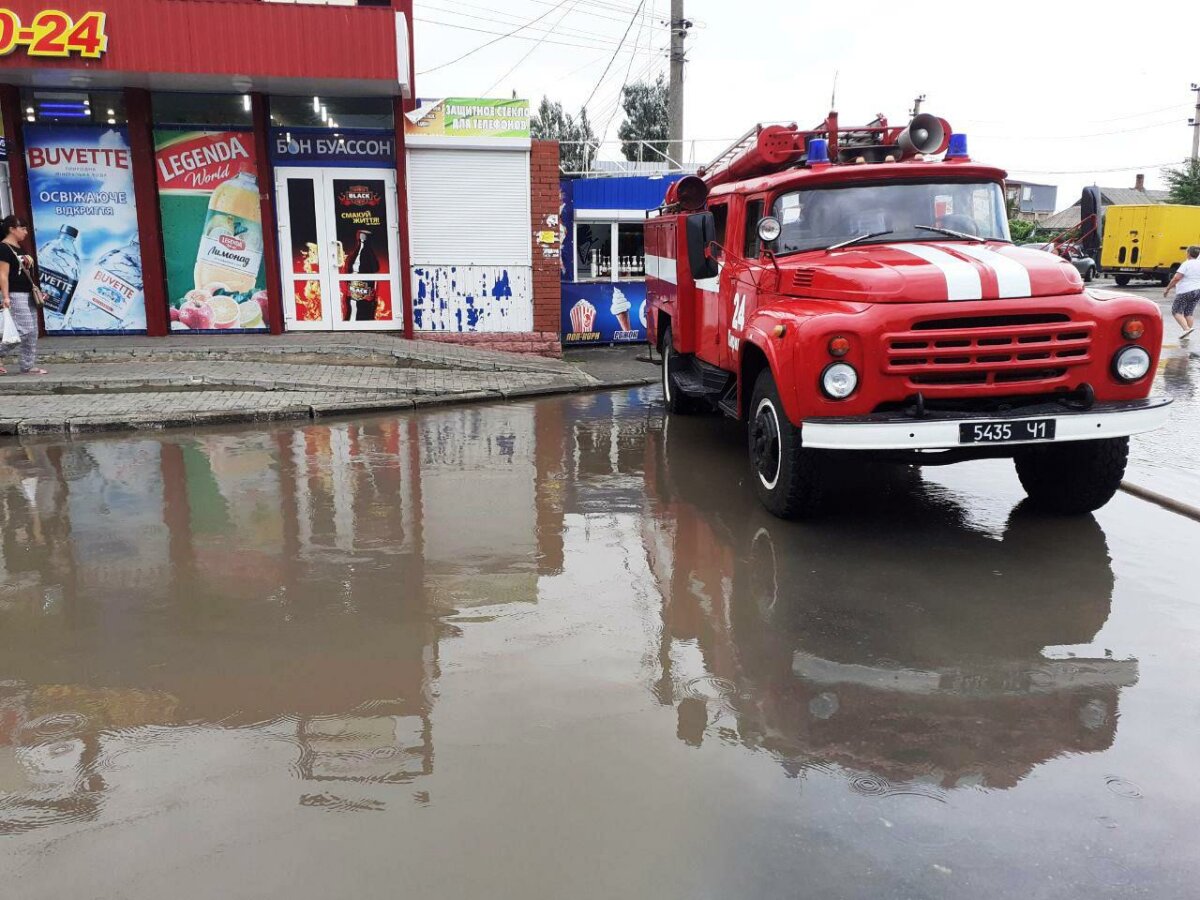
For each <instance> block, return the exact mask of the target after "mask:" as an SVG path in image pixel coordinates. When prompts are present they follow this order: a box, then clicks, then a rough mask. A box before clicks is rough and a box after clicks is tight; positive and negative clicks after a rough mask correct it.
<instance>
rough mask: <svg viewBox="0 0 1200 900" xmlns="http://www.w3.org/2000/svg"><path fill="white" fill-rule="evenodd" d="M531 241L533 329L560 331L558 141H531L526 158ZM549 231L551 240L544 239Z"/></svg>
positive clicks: (560, 278) (560, 243)
mask: <svg viewBox="0 0 1200 900" xmlns="http://www.w3.org/2000/svg"><path fill="white" fill-rule="evenodd" d="M529 171H530V187H531V192H532V201H533V202H532V203H531V204H530V211H531V213H532V218H533V221H532V222H531V223H530V224H531V229H532V234H531V239H532V241H533V330H534V331H541V332H554V333H555V334H558V333H559V331H560V323H561V318H562V277H561V273H560V270H559V255H560V254H561V252H562V242H561V241H560V240H559V221H558V215H559V208H558V206H559V203H558V141H534V142H533V149H532V151H531V153H530V157H529ZM551 233H553V235H554V239H553V240H548V238H549V237H550V234H551Z"/></svg>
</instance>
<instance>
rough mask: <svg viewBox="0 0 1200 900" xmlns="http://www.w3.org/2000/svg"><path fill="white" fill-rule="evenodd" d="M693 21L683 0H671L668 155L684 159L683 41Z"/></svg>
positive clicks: (676, 161) (676, 162)
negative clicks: (685, 9)
mask: <svg viewBox="0 0 1200 900" xmlns="http://www.w3.org/2000/svg"><path fill="white" fill-rule="evenodd" d="M691 27H692V23H691V22H690V21H688V20H687V19H685V18H684V17H683V0H671V84H670V90H669V93H668V95H667V118H668V120H669V123H668V139H669V141H668V143H667V156H669V157H670V158H671V160H672V161H673V162H674V163H675V165H676V166H678V165H679V163H680V162H681V161H682V160H683V64H684V61H685V60H684V51H683V42H684V40H685V39H686V38H687V33H688V29H689V28H691Z"/></svg>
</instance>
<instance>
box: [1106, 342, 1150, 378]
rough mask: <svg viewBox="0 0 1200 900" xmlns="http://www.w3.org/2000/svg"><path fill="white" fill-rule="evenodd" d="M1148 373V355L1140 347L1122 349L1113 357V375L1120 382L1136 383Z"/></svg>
mask: <svg viewBox="0 0 1200 900" xmlns="http://www.w3.org/2000/svg"><path fill="white" fill-rule="evenodd" d="M1149 371H1150V354H1149V353H1147V352H1146V351H1145V350H1143V349H1142V348H1141V347H1122V348H1121V349H1120V350H1118V351H1117V355H1116V356H1114V357H1113V373H1114V374H1115V375H1116V376H1117V377H1118V378H1120V379H1121V380H1122V381H1137V380H1138V379H1139V378H1145V377H1146V373H1147V372H1149Z"/></svg>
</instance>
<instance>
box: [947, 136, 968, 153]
mask: <svg viewBox="0 0 1200 900" xmlns="http://www.w3.org/2000/svg"><path fill="white" fill-rule="evenodd" d="M966 158H967V136H966V135H965V134H952V135H950V146H949V147H947V148H946V159H966Z"/></svg>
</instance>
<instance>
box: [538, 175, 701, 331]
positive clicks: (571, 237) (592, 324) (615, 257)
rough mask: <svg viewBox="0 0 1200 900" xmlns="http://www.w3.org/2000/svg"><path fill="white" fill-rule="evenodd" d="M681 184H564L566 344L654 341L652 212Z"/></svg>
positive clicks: (644, 180)
mask: <svg viewBox="0 0 1200 900" xmlns="http://www.w3.org/2000/svg"><path fill="white" fill-rule="evenodd" d="M680 177H682V176H680V175H659V176H630V177H615V178H581V179H575V180H571V181H564V182H562V187H561V193H562V230H563V233H564V242H563V254H562V279H563V284H562V314H561V322H562V326H561V327H562V335H563V343H564V345H567V346H580V345H584V344H620V343H638V342H642V341H645V340H646V252H645V242H644V236H643V229H644V224H645V220H646V211H647V210H651V209H656V208H657V207H658V206H659V205H660V204H661V203H662V200H663V197H664V196H665V195H666V192H667V187H668V186H669V185H670V184H671V183H672V182H674V181H677V180H678V179H679V178H680Z"/></svg>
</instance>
